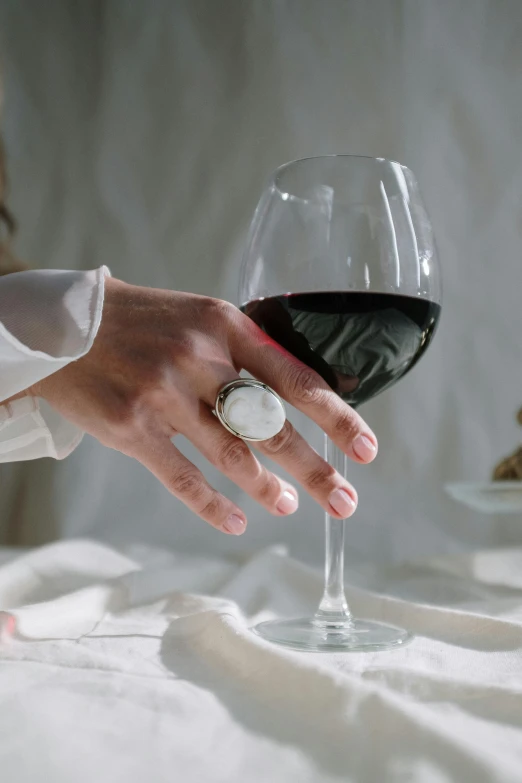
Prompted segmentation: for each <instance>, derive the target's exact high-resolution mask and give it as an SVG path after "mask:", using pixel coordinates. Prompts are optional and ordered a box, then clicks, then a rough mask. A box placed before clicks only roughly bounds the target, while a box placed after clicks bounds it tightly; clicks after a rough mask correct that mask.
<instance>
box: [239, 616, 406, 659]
mask: <svg viewBox="0 0 522 783" xmlns="http://www.w3.org/2000/svg"><path fill="white" fill-rule="evenodd" d="M252 630H253V631H254V633H256V634H258V636H262V637H263V639H266V640H267V641H269V642H275V644H281V645H283V646H284V647H290V648H292V649H293V650H303V651H306V650H307V651H309V652H371V651H372V650H390V649H392V648H394V647H401V646H402V645H404V644H406V643H407V642H409V641H410V640H411V639H413V636H412V634H410V633H409V632H408V631H404V630H402V629H401V628H394V627H393V626H392V625H384V624H383V623H374V622H371V621H370V620H356V619H353V620H350V621H347V622H345V623H344V624H336V625H334V624H328V623H323V622H321V621H318V620H317V619H316V618H313V617H311V618H309V617H301V618H299V619H295V620H269V621H267V622H264V623H259V625H256V626H255V627H254V628H253V629H252Z"/></svg>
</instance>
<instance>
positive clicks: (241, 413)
mask: <svg viewBox="0 0 522 783" xmlns="http://www.w3.org/2000/svg"><path fill="white" fill-rule="evenodd" d="M213 412H214V413H215V414H216V416H217V417H218V419H219V421H220V422H221V424H222V425H223V427H225V429H227V430H228V431H229V432H231V433H232V435H235V436H236V437H237V438H241V439H242V440H249V441H262V440H268V439H269V438H273V437H274V435H277V433H278V432H281V430H282V429H283V427H284V425H285V421H286V412H285V406H284V405H283V401H282V400H281V398H280V397H279V396H278V395H277V394H276V393H275V391H274V390H273V389H271V388H270V386H267V385H266V384H264V383H261V381H256V380H253V379H250V378H238V379H237V380H235V381H231V382H230V383H226V384H225V385H224V386H223V387H222V388H221V389H220V390H219V391H218V394H217V397H216V405H215V409H214V411H213Z"/></svg>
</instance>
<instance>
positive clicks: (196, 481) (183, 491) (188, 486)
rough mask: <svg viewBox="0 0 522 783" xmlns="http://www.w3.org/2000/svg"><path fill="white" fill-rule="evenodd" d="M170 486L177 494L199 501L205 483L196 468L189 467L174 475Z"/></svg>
mask: <svg viewBox="0 0 522 783" xmlns="http://www.w3.org/2000/svg"><path fill="white" fill-rule="evenodd" d="M170 488H171V490H172V492H173V493H174V494H175V495H178V496H180V497H183V498H185V499H186V500H189V501H192V502H197V501H198V499H199V498H200V497H201V495H202V494H203V491H204V484H203V481H202V480H201V476H200V475H199V473H198V471H197V470H196V469H195V468H194V469H192V468H187V469H186V470H181V471H179V473H176V475H175V476H173V477H172V479H171V481H170Z"/></svg>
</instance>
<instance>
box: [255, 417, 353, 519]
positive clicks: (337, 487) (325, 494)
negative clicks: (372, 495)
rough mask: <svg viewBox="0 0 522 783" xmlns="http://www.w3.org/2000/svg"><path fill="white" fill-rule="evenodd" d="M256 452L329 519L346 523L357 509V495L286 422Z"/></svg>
mask: <svg viewBox="0 0 522 783" xmlns="http://www.w3.org/2000/svg"><path fill="white" fill-rule="evenodd" d="M256 448H257V449H258V450H259V451H261V452H262V453H263V454H266V455H267V456H268V457H270V458H271V459H273V460H274V461H275V462H277V463H278V464H279V465H281V467H283V468H284V469H285V470H287V471H288V473H290V475H292V476H293V477H294V478H295V479H296V480H297V481H298V482H299V483H300V484H301V486H302V487H303V488H304V489H305V490H306V492H308V494H309V495H311V496H312V497H313V498H314V499H315V500H316V501H317V502H318V503H320V505H321V506H322V507H323V508H324V509H325V511H327V512H328V513H329V514H330V515H331V516H335V517H337V518H339V519H345V518H346V517H349V516H351V515H352V514H353V512H354V511H355V509H356V508H357V492H356V491H355V489H354V488H353V487H352V485H351V484H349V483H348V481H346V479H344V478H343V477H342V476H341V475H340V474H339V473H337V471H336V470H334V468H332V466H331V465H329V464H328V463H327V462H325V460H324V459H322V458H321V457H320V456H319V454H318V453H317V452H316V451H315V450H314V449H313V448H312V447H311V446H309V445H308V443H306V441H305V440H304V439H303V438H302V437H301V435H299V433H298V432H296V430H295V429H294V428H293V427H292V425H291V424H290V422H289V421H287V422H286V423H285V426H284V427H283V429H282V430H281V432H279V433H278V434H277V435H276V436H275V437H273V438H270V439H269V440H264V441H261V442H260V443H256Z"/></svg>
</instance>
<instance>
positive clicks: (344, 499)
mask: <svg viewBox="0 0 522 783" xmlns="http://www.w3.org/2000/svg"><path fill="white" fill-rule="evenodd" d="M328 502H329V504H330V505H331V507H332V508H333V510H334V511H337V513H338V514H339V516H341V517H350V516H351V515H352V514H353V512H354V511H355V509H356V508H357V503H356V502H355V500H354V499H353V498H352V497H351V495H349V494H348V492H347V491H346V490H345V489H334V491H333V492H332V493H331V495H330V497H329V498H328Z"/></svg>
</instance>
